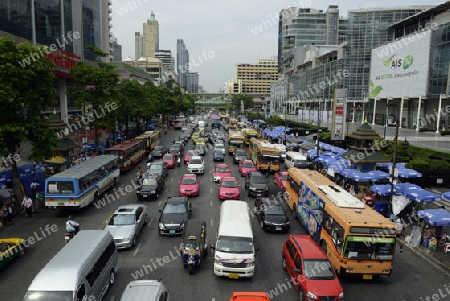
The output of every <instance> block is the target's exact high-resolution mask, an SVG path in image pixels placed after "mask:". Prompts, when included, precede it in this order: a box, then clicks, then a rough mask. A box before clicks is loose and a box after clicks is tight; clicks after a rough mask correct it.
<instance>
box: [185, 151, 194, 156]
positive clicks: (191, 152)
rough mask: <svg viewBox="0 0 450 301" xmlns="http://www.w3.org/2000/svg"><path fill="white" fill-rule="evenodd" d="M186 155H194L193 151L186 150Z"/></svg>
mask: <svg viewBox="0 0 450 301" xmlns="http://www.w3.org/2000/svg"><path fill="white" fill-rule="evenodd" d="M186 156H195V152H194V151H188V152H187V153H186Z"/></svg>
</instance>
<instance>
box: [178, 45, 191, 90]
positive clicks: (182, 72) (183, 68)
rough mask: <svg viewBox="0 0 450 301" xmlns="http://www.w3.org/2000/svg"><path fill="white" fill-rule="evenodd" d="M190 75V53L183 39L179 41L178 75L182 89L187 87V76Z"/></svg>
mask: <svg viewBox="0 0 450 301" xmlns="http://www.w3.org/2000/svg"><path fill="white" fill-rule="evenodd" d="M188 73H189V51H188V50H187V48H186V45H185V44H184V40H183V39H178V40H177V74H178V83H179V84H180V86H181V87H186V86H187V74H188Z"/></svg>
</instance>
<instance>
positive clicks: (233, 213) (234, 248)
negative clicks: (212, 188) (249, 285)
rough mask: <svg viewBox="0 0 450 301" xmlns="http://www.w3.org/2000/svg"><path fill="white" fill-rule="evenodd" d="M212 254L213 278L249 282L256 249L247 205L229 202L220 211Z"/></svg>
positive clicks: (223, 204)
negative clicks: (223, 277) (246, 280)
mask: <svg viewBox="0 0 450 301" xmlns="http://www.w3.org/2000/svg"><path fill="white" fill-rule="evenodd" d="M211 248H212V249H213V250H214V251H215V252H214V274H216V275H217V276H225V277H228V278H231V279H239V278H250V277H253V273H254V272H255V256H256V251H257V248H255V247H254V245H253V230H252V225H251V222H250V212H249V206H248V204H247V202H244V201H236V200H228V201H226V202H224V203H222V206H221V207H220V217H219V228H218V231H217V240H216V243H215V245H211Z"/></svg>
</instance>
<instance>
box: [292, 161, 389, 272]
mask: <svg viewBox="0 0 450 301" xmlns="http://www.w3.org/2000/svg"><path fill="white" fill-rule="evenodd" d="M286 202H287V204H288V205H289V207H290V208H291V209H293V213H294V217H296V218H297V219H298V220H299V221H300V223H301V224H302V225H303V226H304V228H305V229H306V231H307V232H308V233H309V234H310V235H311V236H312V237H313V238H314V239H315V241H316V242H317V243H318V244H319V246H320V247H321V248H322V250H323V251H324V252H325V254H327V257H328V259H329V260H330V262H331V265H332V266H333V268H334V269H335V270H336V272H337V273H339V274H340V275H356V276H359V277H362V278H363V279H367V280H370V279H372V278H373V277H374V276H377V277H387V276H390V275H391V273H392V267H393V263H394V253H395V245H396V234H397V229H396V226H395V224H394V223H392V222H391V221H390V220H389V219H387V218H385V217H384V216H382V215H381V214H379V213H378V212H376V211H375V210H373V209H372V208H370V207H368V206H366V205H365V204H364V202H362V201H361V200H359V199H357V198H355V197H354V196H353V195H351V194H350V193H348V192H347V191H345V190H344V189H343V188H342V187H340V186H338V185H336V184H335V183H334V182H332V181H331V180H329V179H328V178H327V177H325V176H323V175H322V174H320V173H319V172H317V171H313V170H306V169H297V168H290V169H289V170H288V179H287V185H286Z"/></svg>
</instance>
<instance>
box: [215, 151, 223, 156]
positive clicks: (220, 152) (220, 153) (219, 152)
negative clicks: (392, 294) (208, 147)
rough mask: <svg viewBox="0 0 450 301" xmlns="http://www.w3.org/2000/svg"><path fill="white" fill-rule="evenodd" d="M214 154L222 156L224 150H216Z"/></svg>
mask: <svg viewBox="0 0 450 301" xmlns="http://www.w3.org/2000/svg"><path fill="white" fill-rule="evenodd" d="M214 155H218V156H222V155H223V152H222V151H221V150H215V151H214Z"/></svg>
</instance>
